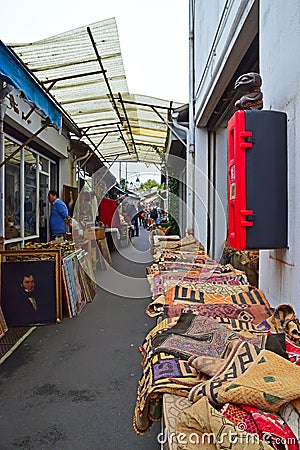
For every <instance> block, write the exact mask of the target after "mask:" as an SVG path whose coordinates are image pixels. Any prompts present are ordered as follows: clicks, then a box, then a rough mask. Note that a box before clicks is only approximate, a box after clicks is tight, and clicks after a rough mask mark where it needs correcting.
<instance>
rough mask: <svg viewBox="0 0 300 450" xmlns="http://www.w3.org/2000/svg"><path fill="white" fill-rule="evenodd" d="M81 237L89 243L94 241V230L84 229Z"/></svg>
mask: <svg viewBox="0 0 300 450" xmlns="http://www.w3.org/2000/svg"><path fill="white" fill-rule="evenodd" d="M83 237H84V239H88V240H89V241H93V240H95V239H96V238H95V230H94V229H93V228H86V229H85V230H84V232H83Z"/></svg>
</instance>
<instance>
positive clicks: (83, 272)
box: [78, 250, 96, 303]
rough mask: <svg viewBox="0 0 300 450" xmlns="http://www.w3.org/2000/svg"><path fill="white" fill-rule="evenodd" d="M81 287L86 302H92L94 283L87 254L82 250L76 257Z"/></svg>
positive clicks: (94, 289) (94, 291) (94, 290)
mask: <svg viewBox="0 0 300 450" xmlns="http://www.w3.org/2000/svg"><path fill="white" fill-rule="evenodd" d="M78 262H79V270H80V276H81V281H82V287H83V290H84V295H85V297H86V301H87V302H89V303H90V302H92V301H93V299H94V297H95V294H96V281H95V275H94V272H93V268H92V264H91V261H90V258H89V255H88V253H87V252H86V251H85V250H82V251H81V253H80V254H79V255H78Z"/></svg>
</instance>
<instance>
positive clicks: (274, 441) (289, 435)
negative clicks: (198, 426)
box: [220, 403, 299, 450]
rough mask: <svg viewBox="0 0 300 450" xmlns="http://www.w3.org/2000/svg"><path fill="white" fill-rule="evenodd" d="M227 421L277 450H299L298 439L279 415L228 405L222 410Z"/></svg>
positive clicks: (249, 407) (221, 412) (243, 406)
mask: <svg viewBox="0 0 300 450" xmlns="http://www.w3.org/2000/svg"><path fill="white" fill-rule="evenodd" d="M220 414H222V415H223V416H224V417H226V419H228V420H230V422H232V423H234V424H235V425H238V426H239V427H241V425H242V426H243V428H244V431H247V433H250V434H255V435H256V436H258V437H259V439H261V440H263V441H264V442H267V443H268V444H270V445H271V446H272V447H273V448H274V449H275V450H282V449H283V448H284V449H286V450H299V447H298V439H297V438H296V436H295V434H294V433H293V431H292V430H291V428H290V427H289V426H288V425H287V424H286V423H284V422H283V421H282V418H281V417H280V415H279V414H276V413H269V412H267V411H262V410H260V409H258V408H254V407H253V406H247V405H234V404H232V403H226V405H224V406H223V408H222V409H221V410H220Z"/></svg>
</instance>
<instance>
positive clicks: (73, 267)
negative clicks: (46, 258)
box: [62, 252, 86, 316]
mask: <svg viewBox="0 0 300 450" xmlns="http://www.w3.org/2000/svg"><path fill="white" fill-rule="evenodd" d="M62 267H63V270H64V280H65V283H66V286H65V287H66V291H67V298H68V300H69V303H70V307H71V311H72V316H78V314H80V312H81V311H82V310H83V308H84V307H85V305H86V299H85V297H84V295H83V292H82V286H81V284H80V270H79V262H78V255H77V252H74V253H71V255H68V256H66V257H65V258H63V259H62Z"/></svg>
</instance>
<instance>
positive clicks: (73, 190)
mask: <svg viewBox="0 0 300 450" xmlns="http://www.w3.org/2000/svg"><path fill="white" fill-rule="evenodd" d="M77 197H78V188H77V187H73V186H68V185H67V184H64V185H63V194H62V200H63V201H64V202H65V204H66V205H67V208H68V212H69V216H70V217H73V212H74V207H75V203H76V200H77Z"/></svg>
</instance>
